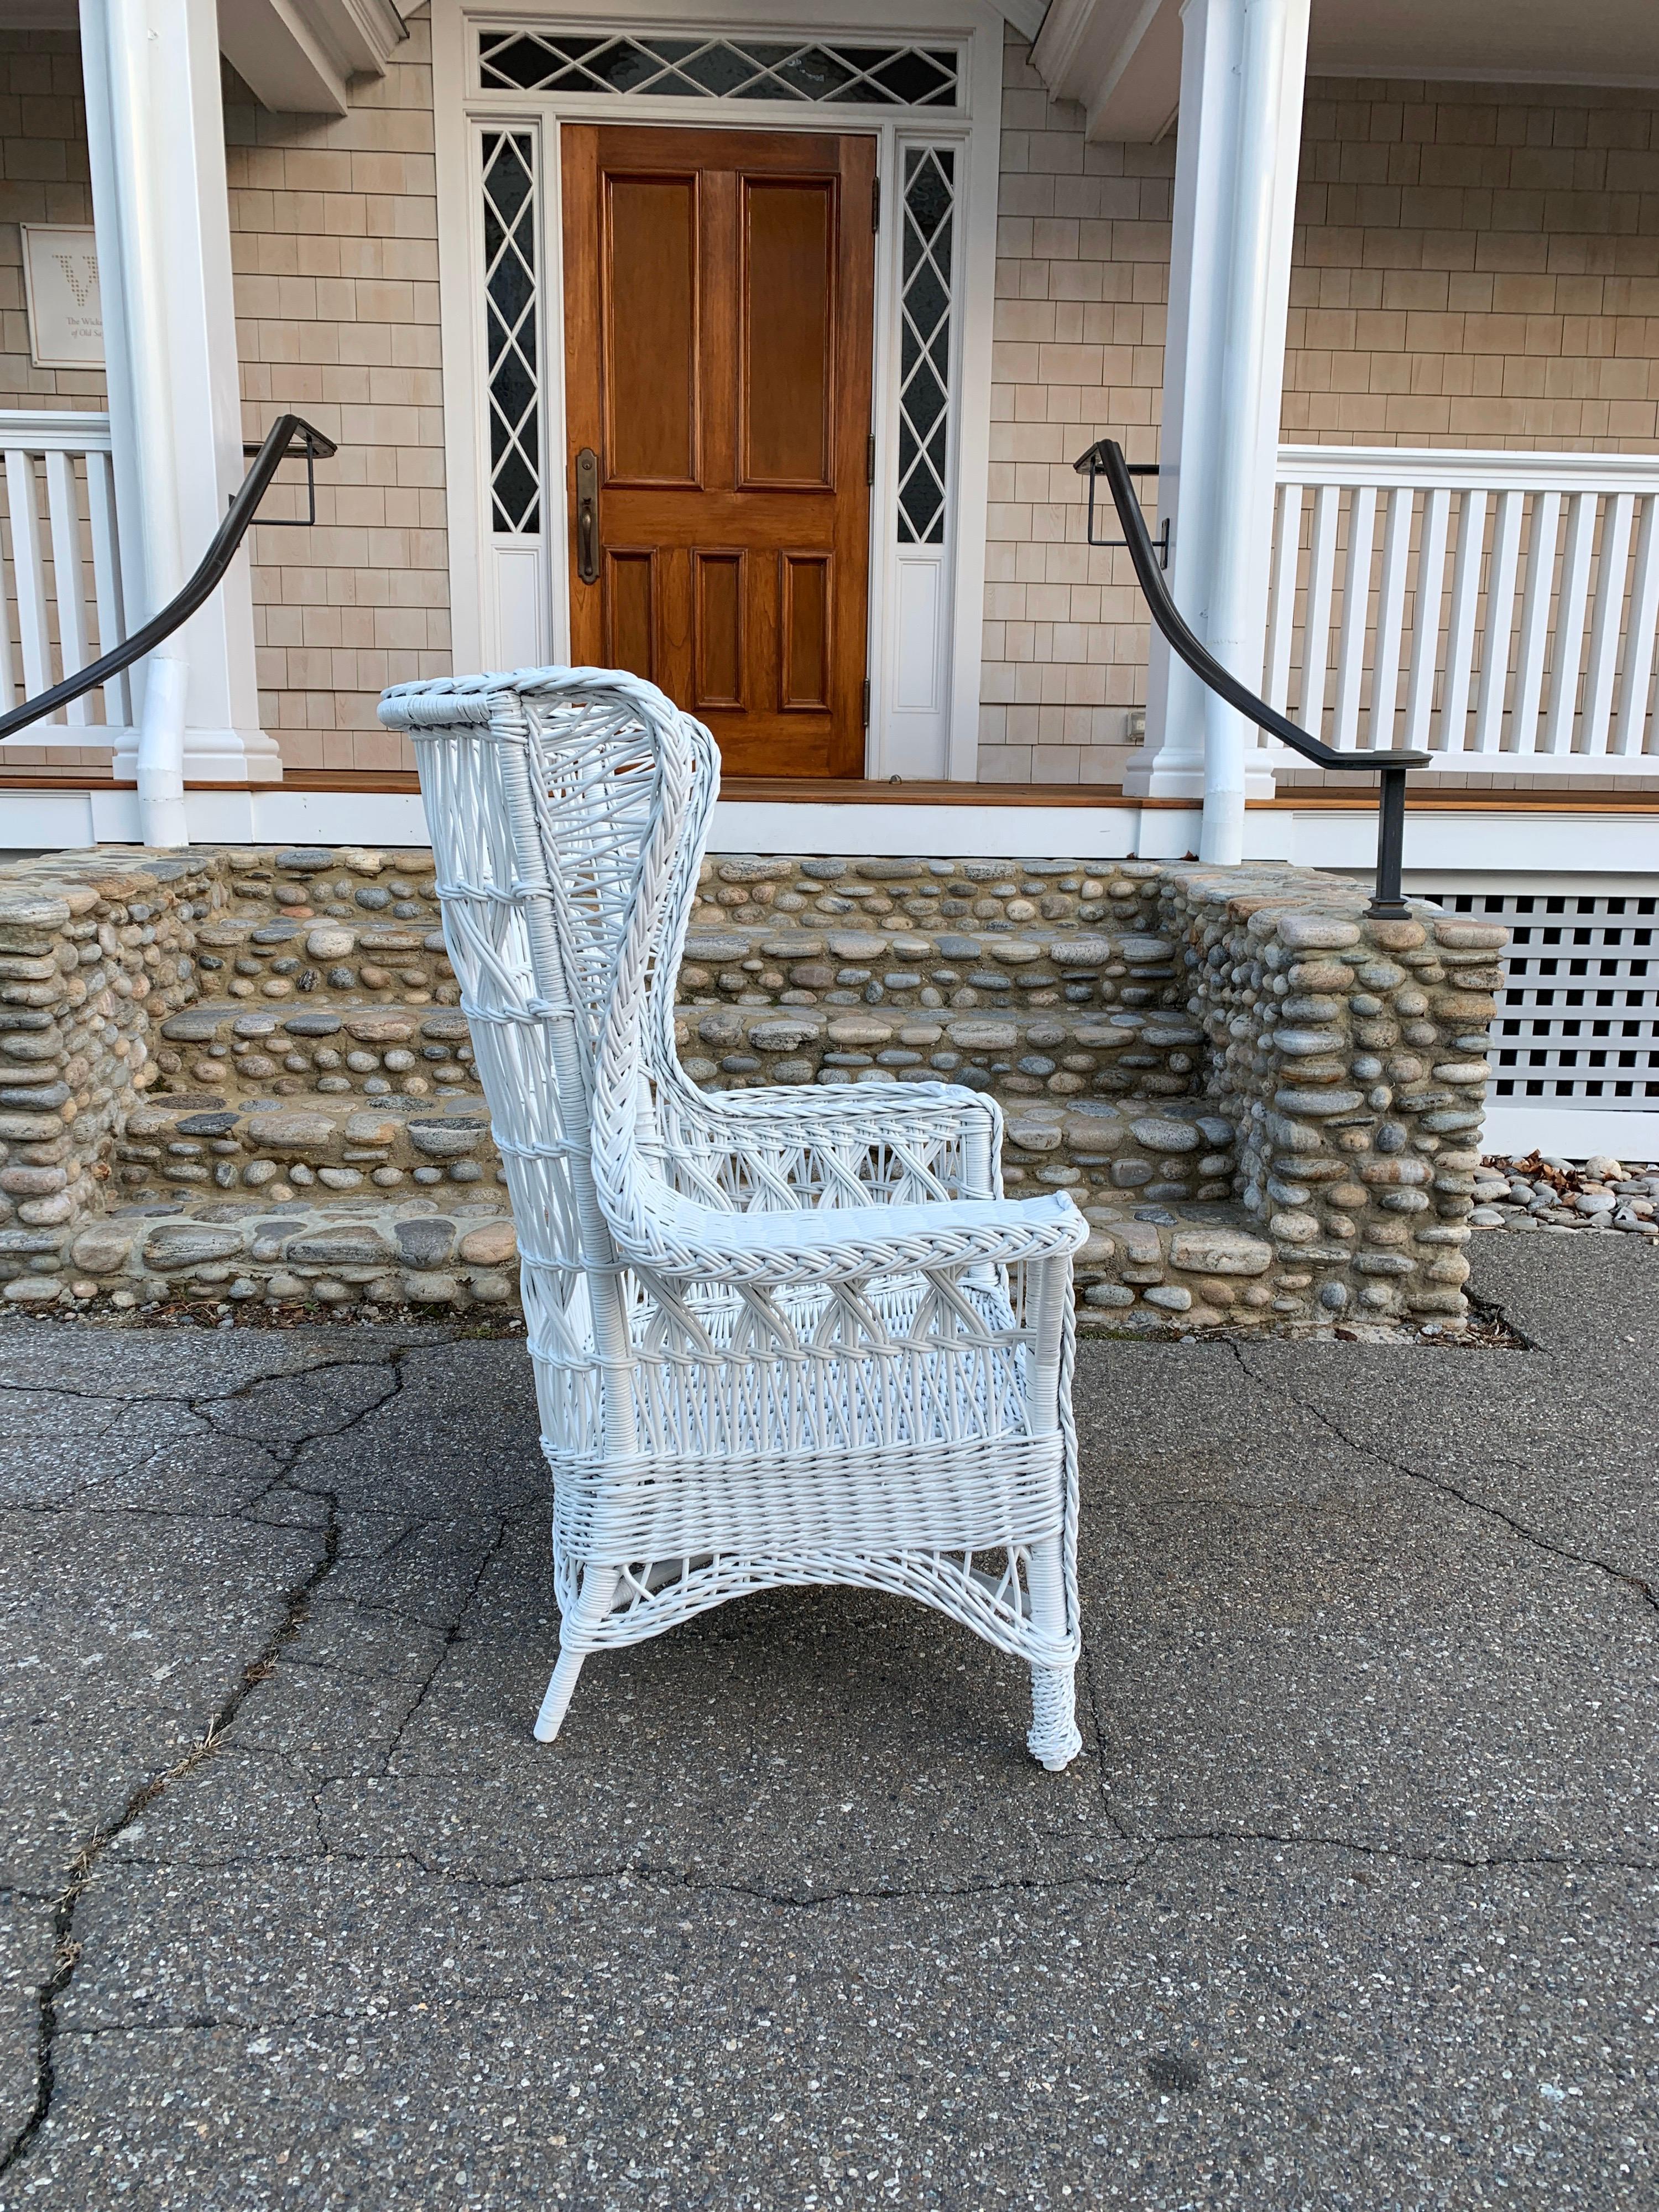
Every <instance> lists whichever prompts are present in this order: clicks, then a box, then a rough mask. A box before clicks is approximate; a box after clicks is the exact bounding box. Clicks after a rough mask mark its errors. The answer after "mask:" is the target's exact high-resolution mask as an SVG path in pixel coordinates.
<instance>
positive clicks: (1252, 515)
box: [1124, 0, 1308, 862]
mask: <svg viewBox="0 0 1659 2212" xmlns="http://www.w3.org/2000/svg"><path fill="white" fill-rule="evenodd" d="M1181 17H1182V58H1181V110H1180V121H1179V124H1178V125H1177V141H1176V185H1175V208H1174V237H1173V240H1172V242H1171V250H1170V317H1169V331H1168V336H1167V338H1166V341H1165V350H1164V428H1163V436H1162V441H1161V444H1160V447H1159V454H1158V459H1159V476H1158V513H1159V516H1160V518H1163V517H1165V516H1167V517H1168V518H1169V519H1170V591H1171V592H1172V593H1173V594H1174V598H1175V602H1176V605H1177V606H1178V607H1179V608H1180V610H1181V611H1182V614H1183V615H1184V616H1185V617H1187V620H1188V622H1189V623H1191V625H1192V627H1193V629H1194V630H1196V631H1197V633H1198V635H1199V636H1200V638H1202V639H1203V641H1204V642H1205V643H1206V645H1207V646H1208V647H1209V648H1210V650H1211V652H1212V653H1214V654H1215V656H1216V658H1217V659H1218V660H1221V661H1223V662H1225V665H1227V666H1228V667H1229V668H1230V669H1231V670H1232V671H1233V672H1234V674H1235V675H1237V676H1238V677H1239V678H1241V679H1242V680H1243V682H1244V683H1246V684H1249V686H1250V688H1251V690H1260V689H1261V662H1262V652H1263V647H1264V642H1265V636H1266V630H1267V574H1268V561H1269V552H1270V548H1271V542H1272V535H1273V474H1274V466H1275V462H1276V459H1277V454H1278V446H1279V405H1280V398H1281V394H1282V391H1283V386H1284V381H1285V319H1286V315H1287V313H1288V311H1289V305H1290V282H1291V227H1292V222H1293V218H1294V214H1295V204H1296V184H1297V159H1298V152H1299V147H1300V141H1301V135H1302V95H1303V83H1304V76H1305V75H1306V68H1307V49H1308V0H1185V4H1184V5H1183V7H1182V11H1181ZM1124 787H1125V789H1126V791H1128V792H1133V793H1137V794H1139V795H1143V796H1149V797H1153V798H1170V799H1175V798H1181V799H1195V798H1197V797H1198V796H1199V795H1200V793H1201V794H1202V796H1203V801H1204V830H1203V845H1202V853H1203V857H1204V858H1205V859H1206V860H1216V861H1221V862H1232V861H1237V860H1240V859H1242V858H1243V849H1244V847H1243V838H1244V800H1245V796H1246V793H1247V790H1248V792H1249V795H1250V796H1252V797H1255V796H1262V797H1265V796H1267V794H1268V793H1270V792H1271V791H1272V789H1273V772H1272V769H1270V768H1269V767H1268V766H1267V762H1266V758H1265V756H1264V755H1263V754H1262V753H1261V750H1260V748H1259V745H1258V743H1257V738H1256V732H1255V730H1254V728H1253V727H1252V726H1251V725H1249V724H1248V723H1247V722H1246V721H1245V720H1244V718H1243V716H1242V715H1240V714H1237V713H1235V712H1234V710H1233V709H1232V708H1230V707H1226V706H1224V705H1223V704H1222V702H1221V701H1220V700H1219V699H1218V698H1217V697H1216V696H1215V695H1214V693H1213V692H1212V691H1210V690H1207V689H1206V686H1205V685H1203V684H1200V682H1199V680H1198V678H1197V677H1195V676H1194V674H1193V673H1192V671H1190V670H1189V669H1188V668H1187V667H1186V666H1185V665H1184V664H1182V662H1179V661H1176V660H1175V659H1173V658H1172V656H1171V655H1170V652H1169V650H1168V648H1167V647H1165V646H1164V641H1163V639H1162V638H1161V637H1160V636H1158V634H1157V632H1156V631H1155V632H1154V633H1153V636H1152V665H1151V669H1150V671H1149V683H1148V694H1147V706H1146V750H1145V752H1144V753H1143V754H1142V755H1141V757H1139V759H1138V760H1136V761H1134V762H1133V763H1131V765H1130V768H1129V769H1128V772H1127V775H1126V776H1125V778H1124Z"/></svg>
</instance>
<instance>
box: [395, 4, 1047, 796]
mask: <svg viewBox="0 0 1659 2212" xmlns="http://www.w3.org/2000/svg"><path fill="white" fill-rule="evenodd" d="M587 12H588V11H584V12H583V14H582V15H578V14H577V13H576V11H575V10H574V9H571V10H566V11H562V12H560V13H556V12H555V11H554V10H552V9H550V8H549V7H548V6H547V5H545V4H544V0H542V4H538V0H495V4H494V5H491V6H483V5H481V4H480V5H474V4H471V0H432V53H433V105H434V123H435V153H436V179H437V197H438V265H439V315H440V322H441V335H442V343H443V390H444V450H445V481H446V487H447V516H448V525H449V575H450V607H451V621H452V629H453V651H454V661H455V666H456V668H457V669H458V670H461V671H470V670H474V669H481V668H486V667H492V666H498V665H501V661H502V659H503V658H504V657H506V656H504V654H503V653H502V650H501V645H502V635H503V633H502V617H501V609H500V606H499V604H498V600H499V592H498V587H497V582H496V575H495V570H496V567H497V562H496V560H495V557H494V555H495V546H496V543H497V541H495V538H494V534H493V532H492V531H491V528H490V522H491V511H490V505H489V467H488V459H487V453H488V447H487V440H488V409H487V404H486V392H485V387H484V375H483V299H482V290H481V282H480V278H481V271H482V213H481V210H480V208H479V206H478V205H477V201H478V192H477V155H476V150H475V149H476V139H477V132H478V131H479V129H480V128H481V127H485V126H487V127H491V128H499V127H502V126H505V125H513V126H516V127H519V128H529V129H532V130H533V131H535V132H536V134H537V140H538V160H539V161H540V163H541V165H542V177H543V179H544V182H543V189H542V192H541V194H540V202H541V209H542V214H541V218H540V223H541V227H540V234H539V239H538V244H539V248H540V252H541V264H540V268H539V270H538V277H539V283H540V287H541V297H542V302H543V313H542V322H541V330H540V344H541V350H542V370H543V386H542V388H543V395H544V405H543V409H542V436H543V535H542V543H541V548H540V551H539V555H538V558H539V560H540V562H541V563H542V573H543V574H544V585H543V586H542V590H541V605H542V606H543V608H544V617H545V618H544V623H543V624H542V635H540V636H539V637H538V639H537V641H536V643H537V657H538V658H542V659H549V660H558V659H565V658H568V653H569V642H570V641H569V597H570V592H569V574H568V468H567V465H566V461H565V451H564V448H565V437H564V391H563V367H564V331H563V305H564V286H563V271H562V265H561V244H562V236H561V233H562V226H561V224H560V222H559V220H558V191H559V177H560V164H559V126H560V124H561V123H562V122H563V121H572V122H574V121H584V122H586V121H603V122H620V123H637V124H647V125H650V124H655V125H686V124H690V125H703V126H705V127H718V128H721V129H727V130H729V129H732V128H733V127H738V128H745V129H749V130H763V131H841V132H844V131H859V132H860V133H867V134H869V135H870V136H872V137H874V138H875V139H876V140H877V146H878V151H877V163H878V176H879V178H880V179H881V194H882V222H881V230H880V234H879V235H878V240H877V255H876V313H875V333H874V344H875V357H874V375H873V394H872V408H873V414H872V427H873V428H874V431H875V434H876V483H875V489H874V492H873V494H872V500H871V545H870V660H869V671H870V677H871V714H870V728H869V732H868V735H867V739H866V767H865V773H866V775H869V776H871V777H874V778H885V777H887V776H890V775H903V776H905V777H906V778H910V777H916V776H924V775H934V776H943V777H948V778H950V779H951V780H952V781H962V782H973V781H975V780H976V779H977V775H978V763H979V712H980V708H979V695H980V666H981V658H982V647H983V613H984V600H985V563H986V522H987V495H988V490H989V468H990V428H991V373H992V358H991V342H992V322H993V308H994V294H995V285H996V222H997V192H998V177H999V170H1000V155H1001V144H1000V141H1001V112H1002V50H1003V34H1004V17H1003V15H1002V14H1001V13H1000V11H999V10H998V9H996V8H995V7H994V6H993V5H991V4H990V0H907V6H906V10H905V13H904V15H903V16H902V19H900V20H899V21H895V20H894V19H893V16H892V13H891V8H890V4H884V0H837V4H836V10H835V15H834V18H833V22H826V21H825V20H824V17H823V8H822V0H769V9H768V14H767V17H766V20H765V21H764V22H754V21H749V22H743V21H738V20H736V14H737V11H736V8H735V7H734V4H733V0H724V4H721V0H676V4H675V6H674V7H673V9H668V8H666V7H665V5H664V4H663V0H657V4H655V5H651V4H648V0H611V4H609V5H607V6H606V7H605V9H604V13H603V16H602V18H599V17H598V16H597V15H596V16H595V21H602V22H603V25H604V27H605V28H606V29H609V30H611V31H624V30H626V29H627V28H628V27H629V26H630V25H635V24H637V25H641V26H652V27H661V26H662V24H663V23H664V22H665V21H666V20H670V19H671V20H673V21H675V22H676V24H677V26H678V25H684V24H686V23H696V24H697V25H698V26H699V27H706V28H707V29H708V31H710V32H711V33H712V32H715V31H726V32H730V33H733V34H734V35H737V36H740V37H745V38H755V37H765V36H769V35H772V36H784V37H787V36H792V35H794V36H799V35H800V34H802V33H810V34H811V36H812V37H814V38H815V39H821V40H824V41H825V42H826V43H834V42H835V41H836V40H840V39H843V38H853V39H855V40H869V39H870V38H872V37H875V36H878V37H879V38H880V39H881V40H882V42H883V43H884V44H885V43H888V42H893V43H915V44H918V45H921V44H924V43H928V42H933V43H937V42H939V41H940V40H945V39H949V40H954V41H955V42H956V43H957V44H958V45H959V46H960V47H961V49H962V60H963V67H962V78H961V83H962V87H963V94H964V95H965V97H964V101H963V106H960V107H957V108H925V107H924V108H896V107H863V106H851V105H848V106H832V105H829V104H825V105H823V106H812V105H810V104H808V103H805V102H795V101H790V102H787V103H786V102H781V101H770V100H666V99H655V98H645V97H637V96H636V97H630V96H629V95H628V94H611V95H603V94H560V95H552V94H538V93H520V92H511V93H509V92H501V91H491V92H483V93H480V92H477V91H474V90H472V89H471V86H472V85H473V83H474V82H475V70H476V52H477V48H476V44H475V41H474V33H475V31H476V28H477V26H478V25H479V24H488V25H496V24H502V23H507V22H509V21H513V20H520V21H523V22H524V23H525V25H526V27H535V26H545V27H558V28H567V27H568V28H572V29H574V28H577V27H580V26H581V25H583V24H584V23H585V22H586V20H587ZM907 143H908V144H912V145H915V144H921V143H931V144H935V145H950V146H952V147H954V148H955V149H957V169H958V176H957V248H956V256H955V258H956V264H957V277H956V280H955V283H954V284H953V295H952V300H951V316H952V329H951V344H952V356H953V375H952V388H951V448H952V453H953V459H954V471H953V474H954V482H953V483H952V485H951V495H950V499H949V501H948V503H947V518H948V520H947V533H946V544H945V547H944V548H943V549H942V550H943V551H944V553H945V556H946V562H947V580H946V583H945V605H946V609H947V622H946V625H945V637H944V640H943V641H942V645H943V659H942V668H941V677H940V681H941V685H942V687H943V692H944V698H943V702H942V703H943V706H944V713H943V714H942V716H941V717H940V720H939V725H938V726H937V728H936V729H931V730H929V731H928V732H927V737H926V738H924V739H922V740H921V744H919V742H918V738H917V737H915V736H914V735H911V734H909V732H915V731H916V730H917V728H918V723H917V720H916V718H915V717H908V718H907V717H906V716H904V715H902V714H897V713H896V712H895V709H894V693H895V686H896V678H897V657H898V656H897V645H898V641H897V637H896V630H895V624H894V621H893V611H894V608H895V606H896V598H897V586H898V568H899V550H900V549H899V544H898V537H897V530H896V521H895V517H896V491H897V482H898V383H899V367H898V252H899V243H900V240H901V238H902V228H903V225H902V206H901V203H900V195H901V192H902V156H901V152H900V149H901V148H902V146H903V145H904V144H907ZM521 542H522V541H521ZM907 724H908V727H907ZM924 744H925V745H927V746H929V747H930V749H931V752H932V757H931V759H924V758H920V757H919V753H920V752H921V749H922V745H924Z"/></svg>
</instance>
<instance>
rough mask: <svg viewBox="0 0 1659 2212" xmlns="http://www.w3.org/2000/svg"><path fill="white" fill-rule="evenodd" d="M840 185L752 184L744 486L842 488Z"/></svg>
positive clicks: (746, 231)
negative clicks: (836, 427) (834, 416)
mask: <svg viewBox="0 0 1659 2212" xmlns="http://www.w3.org/2000/svg"><path fill="white" fill-rule="evenodd" d="M836 181H837V180H836V179H829V178H825V179H811V180H801V181H796V180H795V179H787V180H785V179H778V178H761V177H752V176H750V177H745V178H744V180H743V192H742V198H741V201H740V203H739V219H740V222H741V224H742V231H741V237H740V241H739V243H740V248H741V252H742V257H743V350H742V355H741V357H740V359H739V361H738V410H739V419H740V421H741V423H742V433H741V439H740V462H741V466H740V471H739V476H738V481H739V483H742V484H743V485H744V487H745V488H752V489H756V490H760V489H769V490H771V489H784V488H786V487H787V489H791V490H819V489H823V490H826V491H827V490H830V489H833V487H834V481H835V479H834V474H833V458H832V454H831V449H830V448H831V424H830V399H831V393H832V391H833V385H834V375H835V355H834V338H835V284H836V212H837V210H836V200H837V197H839V196H838V193H837V191H836ZM825 520H826V521H828V520H829V518H828V517H827V516H826V517H825Z"/></svg>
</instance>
